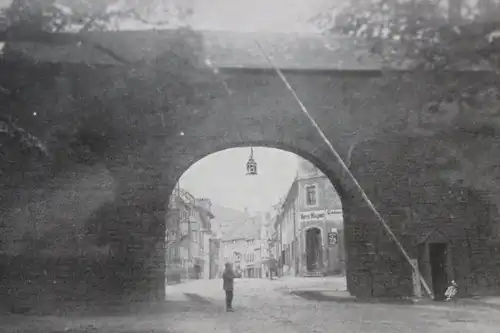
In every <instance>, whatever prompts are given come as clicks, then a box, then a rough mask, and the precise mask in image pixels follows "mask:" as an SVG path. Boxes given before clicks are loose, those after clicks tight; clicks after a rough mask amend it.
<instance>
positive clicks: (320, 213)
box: [299, 209, 342, 222]
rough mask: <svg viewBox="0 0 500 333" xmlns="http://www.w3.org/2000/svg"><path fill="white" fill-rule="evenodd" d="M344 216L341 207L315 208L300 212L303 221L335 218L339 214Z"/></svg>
mask: <svg viewBox="0 0 500 333" xmlns="http://www.w3.org/2000/svg"><path fill="white" fill-rule="evenodd" d="M339 214H340V216H342V210H341V209H324V210H315V211H310V212H301V213H300V214H299V216H300V221H301V222H316V221H323V220H333V219H335V218H337V217H338V216H339Z"/></svg>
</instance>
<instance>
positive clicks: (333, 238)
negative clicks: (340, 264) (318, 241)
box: [328, 228, 339, 246]
mask: <svg viewBox="0 0 500 333" xmlns="http://www.w3.org/2000/svg"><path fill="white" fill-rule="evenodd" d="M338 242H339V233H338V232H337V229H336V228H332V230H330V232H329V233H328V245H330V246H334V245H337V243H338Z"/></svg>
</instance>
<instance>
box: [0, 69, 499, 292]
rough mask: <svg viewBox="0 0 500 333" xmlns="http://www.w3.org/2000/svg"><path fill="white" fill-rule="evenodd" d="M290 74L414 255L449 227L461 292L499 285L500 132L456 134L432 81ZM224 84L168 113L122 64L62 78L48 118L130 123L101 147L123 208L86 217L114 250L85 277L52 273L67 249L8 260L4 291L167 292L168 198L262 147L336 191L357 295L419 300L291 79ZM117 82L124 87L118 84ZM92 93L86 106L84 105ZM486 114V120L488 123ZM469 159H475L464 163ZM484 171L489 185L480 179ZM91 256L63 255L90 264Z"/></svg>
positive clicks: (233, 76)
mask: <svg viewBox="0 0 500 333" xmlns="http://www.w3.org/2000/svg"><path fill="white" fill-rule="evenodd" d="M286 74H287V75H288V77H289V79H290V81H291V84H292V86H294V88H295V89H296V90H297V92H298V94H299V96H300V97H301V98H302V100H303V102H304V104H305V105H306V106H307V107H308V108H309V110H310V112H311V114H312V116H313V117H314V118H315V119H316V121H317V122H318V124H319V125H320V126H321V127H322V129H323V131H324V132H325V134H326V136H327V137H328V138H329V139H330V140H331V142H332V143H333V145H334V146H335V148H336V149H337V150H338V152H339V153H340V155H341V156H342V157H343V158H346V159H350V168H351V170H352V172H353V173H354V175H355V176H356V177H357V178H358V179H359V181H360V183H361V185H362V187H363V188H364V189H365V191H366V192H367V194H368V196H369V197H370V198H372V199H373V201H374V203H375V205H376V206H377V207H378V209H379V210H380V213H381V214H382V216H384V217H386V218H387V219H388V221H389V223H390V225H391V226H392V227H394V228H395V231H396V233H397V234H398V236H401V237H403V240H404V241H403V243H404V245H405V246H406V247H407V249H408V250H409V251H410V252H411V253H412V255H415V253H414V248H415V246H416V245H415V244H418V242H419V241H420V240H421V238H422V237H424V236H422V234H423V233H424V234H425V232H431V231H432V230H433V228H436V227H440V228H441V227H442V228H441V230H442V232H443V233H445V234H446V235H447V236H446V237H447V239H448V240H449V242H451V243H452V244H453V249H454V251H456V254H454V258H455V263H456V264H457V269H456V274H457V277H458V278H457V280H458V281H459V283H466V284H467V286H468V288H469V289H471V290H473V289H474V288H476V286H481V287H485V288H491V287H494V286H497V285H498V281H497V276H498V274H497V273H498V272H497V269H496V262H495V261H494V260H493V259H492V258H493V257H494V256H495V249H496V248H495V247H494V245H492V244H494V240H495V237H489V238H488V236H486V235H487V234H488V233H490V235H491V234H492V235H494V232H493V233H492V230H496V229H495V228H494V226H495V223H496V222H497V220H498V219H497V215H498V214H497V211H496V206H495V205H494V203H495V198H497V197H498V194H499V193H498V188H500V187H498V186H497V187H496V189H495V187H494V186H492V185H490V183H491V182H493V184H496V182H498V181H497V180H496V175H497V174H498V170H497V169H495V168H494V167H493V166H492V165H493V164H494V161H495V159H496V158H495V157H494V156H493V155H491V153H492V152H494V151H495V148H496V145H497V140H495V138H496V134H495V133H489V134H487V135H489V136H488V137H487V138H486V139H484V138H483V137H480V136H479V134H474V133H472V134H471V133H469V134H465V136H463V137H460V139H458V138H455V137H453V134H454V133H455V134H456V133H457V132H456V131H455V132H453V131H454V130H455V129H456V128H457V126H458V125H457V124H460V123H458V122H457V121H458V120H460V121H461V124H464V120H463V119H464V118H463V115H462V114H458V113H456V112H455V113H454V112H453V111H449V112H447V111H446V110H445V111H444V113H445V114H444V115H441V114H439V115H435V116H433V115H429V114H428V113H426V112H427V111H426V109H425V107H424V105H422V104H423V103H422V102H421V100H422V99H423V97H424V95H425V86H424V88H422V89H420V88H418V89H420V90H418V89H417V87H420V86H419V85H417V84H416V83H415V82H412V81H409V80H398V79H397V78H396V79H393V81H392V83H391V84H389V85H388V86H387V85H382V79H381V78H380V77H378V76H370V75H367V74H363V73H348V72H344V73H342V72H336V73H334V72H330V73H319V72H293V73H286ZM222 75H223V76H224V80H225V87H227V88H228V89H227V90H225V89H224V90H222V93H220V92H221V90H220V87H217V88H214V89H215V90H217V91H218V93H217V94H214V97H213V98H212V99H211V100H210V101H207V102H206V103H205V104H203V105H197V106H193V107H179V108H177V109H176V108H173V109H172V108H169V109H168V110H167V109H166V108H165V103H164V102H163V101H164V100H165V99H166V98H167V97H166V95H165V94H164V92H163V91H162V90H154V89H150V88H151V86H150V83H147V82H146V81H144V82H145V83H144V84H143V86H141V84H140V83H137V81H134V84H135V85H137V86H134V94H127V95H126V96H125V97H123V98H121V97H120V96H121V95H120V94H121V93H122V91H123V89H124V88H123V87H124V86H127V83H128V82H127V80H126V79H124V76H123V75H121V74H120V69H116V68H115V69H109V70H105V69H98V70H95V71H92V70H90V69H85V73H83V72H80V74H79V75H75V73H63V74H61V76H62V78H61V80H63V81H64V82H65V84H60V85H59V86H57V85H56V86H55V88H53V91H52V93H53V95H54V96H58V98H56V99H52V100H49V101H45V103H46V104H43V103H40V102H39V101H38V102H37V103H38V108H39V109H40V108H42V109H43V108H44V107H45V108H54V107H55V106H56V107H61V108H66V109H68V110H69V109H71V110H78V112H82V113H85V112H89V113H92V112H93V110H91V108H96V107H99V108H100V110H101V115H102V119H101V120H100V122H96V126H97V125H99V126H101V125H102V124H101V123H105V124H121V125H124V126H125V125H127V124H128V125H127V126H128V127H126V126H125V127H122V128H120V130H117V131H114V132H112V134H113V136H108V137H106V138H103V140H104V139H105V140H106V142H107V146H106V148H105V149H104V150H103V152H102V154H103V156H105V157H106V158H105V159H104V160H105V167H106V168H107V170H108V172H109V174H110V175H111V177H112V178H113V180H114V181H113V182H114V184H115V187H114V196H113V198H114V199H113V201H112V202H111V203H109V204H107V205H105V206H102V207H100V208H99V209H96V210H95V211H94V212H93V215H92V217H91V218H89V219H88V220H87V223H88V225H92V226H96V227H95V228H94V229H92V228H91V230H90V231H89V232H88V234H87V235H85V237H87V238H89V239H93V241H94V242H96V244H98V245H99V246H108V247H109V248H110V249H111V250H110V251H109V253H108V255H107V256H105V259H104V260H103V259H99V260H101V261H99V260H98V259H91V258H90V257H88V256H87V257H85V256H84V258H85V260H83V262H84V266H85V267H87V268H88V269H89V270H88V271H87V272H86V273H84V272H82V273H81V274H80V275H79V276H77V277H76V278H75V277H62V275H61V274H59V273H57V272H58V271H57V269H56V268H54V267H56V266H57V264H54V265H55V266H54V265H53V266H50V265H51V264H50V265H49V264H48V263H47V262H55V263H57V259H58V254H54V255H53V256H52V257H51V258H50V260H48V261H46V262H45V263H43V262H42V263H40V264H37V265H31V266H29V267H28V268H26V267H25V266H23V265H22V262H23V260H25V258H24V259H23V256H16V257H13V256H11V255H9V254H7V253H5V254H4V257H5V258H3V268H4V273H3V275H2V276H3V278H2V282H1V287H2V290H6V289H9V287H10V286H12V285H13V284H14V282H13V281H14V280H13V279H14V276H16V278H17V277H18V276H24V275H23V274H24V273H23V272H26V271H27V270H30V271H31V273H32V275H33V274H35V275H36V274H42V273H43V272H44V271H47V272H48V273H47V274H59V275H61V279H62V280H64V281H67V282H68V281H70V282H68V283H67V284H66V286H67V287H66V289H65V291H66V293H67V294H68V295H67V297H66V298H71V297H72V296H75V295H74V294H72V292H71V290H74V286H75V284H81V283H85V284H86V286H87V287H86V288H87V289H85V290H87V291H88V290H89V288H94V289H97V290H100V292H101V293H100V294H99V295H101V296H96V298H97V299H103V298H106V297H108V298H113V297H115V298H119V299H123V298H124V297H125V296H124V295H126V296H127V297H128V298H130V297H141V298H144V297H146V298H152V297H153V298H155V297H156V298H158V297H162V295H163V293H164V288H163V283H164V263H163V258H164V253H163V251H164V250H163V248H162V242H163V240H164V226H165V224H164V223H165V221H164V220H165V219H164V216H165V215H164V214H165V206H166V205H165V202H166V200H167V196H168V194H169V193H171V190H172V189H173V186H174V184H175V183H176V182H177V180H178V179H179V177H180V176H181V175H182V173H183V172H184V171H186V170H187V168H188V167H189V166H190V165H191V164H193V163H195V162H196V161H197V160H199V159H200V158H202V157H204V156H206V155H207V154H210V153H213V152H216V151H218V150H222V149H226V148H231V147H237V146H247V145H253V146H270V147H275V148H281V149H285V150H289V151H292V152H295V153H297V154H298V155H300V156H302V157H304V158H306V159H309V160H310V161H311V162H313V163H314V164H316V165H317V166H318V167H319V168H320V169H321V171H322V172H323V173H325V174H326V175H327V176H328V177H329V179H330V180H331V181H332V183H333V184H334V186H335V187H336V189H337V191H338V193H339V195H340V196H341V199H342V207H343V211H344V225H345V233H344V235H345V239H344V240H345V245H346V250H347V284H348V288H349V291H350V292H351V293H352V294H354V295H356V296H359V297H369V296H408V295H410V294H411V292H412V283H411V268H410V266H409V265H408V264H407V263H406V262H405V261H404V259H403V256H402V255H401V253H400V252H399V250H398V249H397V247H396V246H395V244H394V243H393V242H392V240H391V239H390V238H389V237H388V235H387V233H386V232H385V231H384V230H383V229H382V228H381V225H380V224H379V223H378V221H377V220H376V218H375V216H374V214H373V213H372V212H371V211H370V209H369V208H368V206H367V205H366V203H365V202H364V200H363V199H362V197H361V196H360V194H359V193H358V191H357V190H356V188H355V186H354V183H353V182H352V181H351V180H350V179H349V177H347V176H346V174H345V173H344V171H343V169H342V167H341V165H340V163H339V162H338V161H337V160H336V158H335V156H334V155H333V154H332V153H331V152H330V151H329V149H328V147H327V145H326V144H325V143H324V142H323V141H322V140H321V137H320V135H319V134H318V133H317V132H316V131H315V129H314V128H313V127H312V126H311V124H310V122H309V120H308V119H307V118H306V117H305V116H304V115H303V114H302V112H301V110H300V108H299V107H298V105H297V103H296V101H295V100H294V99H293V97H292V95H291V94H290V92H289V91H287V89H286V88H285V86H284V85H283V83H282V82H281V81H280V79H279V78H278V77H277V76H276V75H275V74H274V73H272V72H269V71H258V70H253V71H245V70H235V71H226V72H222ZM115 77H116V79H114V78H115ZM99 78H102V80H101V81H100V80H99ZM156 79H158V78H156ZM120 80H122V81H120ZM96 82H97V83H96ZM111 82H113V84H112V83H111ZM116 82H121V83H123V84H122V85H121V86H120V85H118V86H117V83H116ZM68 85H69V88H68ZM214 86H215V85H214ZM63 88H64V91H61V90H60V89H63ZM105 88H106V89H105ZM68 89H69V90H72V91H73V92H72V94H73V98H72V99H71V100H68V98H64V97H63V96H65V95H63V94H67V90H68ZM146 89H147V91H145V90H146ZM207 89H208V88H207ZM82 91H85V94H83V95H84V97H81V96H80V97H81V98H74V97H75V95H76V96H79V94H80V95H82V94H81V92H82ZM147 101H150V102H147ZM54 104H55V106H54ZM24 107H30V105H29V102H24ZM74 112H76V111H74ZM481 117H482V118H481V119H487V116H486V115H481ZM90 119H94V121H95V119H98V118H90ZM89 121H91V120H89ZM465 123H472V121H469V122H465ZM423 125H425V126H423ZM99 126H97V127H98V128H101V127H99ZM424 127H425V128H424ZM421 129H422V130H421ZM443 133H444V134H443ZM481 135H483V134H481ZM480 140H482V141H480ZM485 140H486V141H485ZM457 153H463V154H462V155H460V156H462V157H461V159H460V157H457V156H458V155H457ZM436 163H440V164H439V167H437V165H436ZM474 166H476V167H477V168H479V170H481V173H482V174H485V175H487V176H481V175H477V174H476V173H475V172H473V171H474ZM443 170H444V171H443ZM485 177H489V178H487V179H485ZM462 192H464V193H466V195H462V194H461V193H462ZM407 212H410V214H407ZM412 214H413V215H412ZM409 216H417V217H416V218H412V219H410V218H409ZM49 223H50V221H49ZM14 234H15V233H14ZM467 236H469V238H467ZM11 241H12V240H11ZM464 241H467V242H469V243H470V245H468V246H469V247H468V248H469V250H468V251H469V252H468V253H467V255H468V258H469V260H459V258H460V259H462V258H463V257H462V256H463V255H464V254H465V253H463V252H464V251H465V250H464V249H463V246H462V244H463V242H464ZM492 242H493V243H492ZM2 251H3V249H2ZM2 253H3V252H2ZM30 255H31V257H30V260H31V261H33V262H37V263H38V262H40V260H38V259H39V258H38V254H36V253H35V254H30ZM79 258H80V257H79V256H73V258H66V259H65V260H67V261H71V262H78V260H80V259H79ZM483 263H489V264H483ZM13 271H15V273H16V274H17V275H16V274H14V273H12V272H13ZM5 272H8V274H7V273H5ZM11 273H12V274H11ZM91 276H92V278H90V277H91ZM82 281H83V282H82ZM96 281H100V282H99V283H96ZM54 293H59V294H60V293H61V291H54ZM89 294H91V293H89ZM102 295H108V296H102ZM109 295H115V296H113V297H111V296H109Z"/></svg>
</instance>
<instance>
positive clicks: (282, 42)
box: [9, 30, 382, 70]
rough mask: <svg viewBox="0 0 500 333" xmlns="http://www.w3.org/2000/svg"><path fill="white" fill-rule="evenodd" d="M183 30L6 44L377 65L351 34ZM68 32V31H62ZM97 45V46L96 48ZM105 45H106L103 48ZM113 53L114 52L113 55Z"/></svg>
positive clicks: (68, 55) (307, 65) (229, 60)
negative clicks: (184, 50) (186, 50)
mask: <svg viewBox="0 0 500 333" xmlns="http://www.w3.org/2000/svg"><path fill="white" fill-rule="evenodd" d="M197 32H198V33H199V35H198V36H195V35H193V34H191V35H189V34H185V35H182V34H180V33H179V32H178V31H176V30H147V31H115V32H111V31H108V32H93V33H87V34H85V35H81V36H83V38H85V40H87V41H89V42H88V43H76V42H75V43H71V44H64V45H50V44H41V43H31V42H16V43H13V42H11V43H9V47H10V48H12V50H15V51H17V52H21V53H23V54H24V55H26V56H29V57H33V58H34V59H35V60H37V61H41V62H56V63H57V62H69V63H87V64H94V65H119V64H121V62H120V61H119V60H118V59H117V58H118V56H119V57H120V58H123V59H125V60H126V61H127V62H136V61H140V60H151V59H154V58H156V57H158V56H159V55H160V54H162V53H165V52H172V51H174V52H175V50H176V49H178V48H179V46H180V44H179V43H186V45H191V46H194V47H199V48H200V49H201V51H200V54H198V55H197V56H198V58H199V60H200V61H205V60H207V59H208V60H210V62H211V63H212V64H213V65H214V66H215V67H218V68H251V69H261V68H262V69H269V68H271V66H270V64H269V63H268V61H267V59H266V57H265V56H264V54H263V53H262V51H261V49H260V47H259V45H258V44H257V43H256V41H258V43H259V44H260V46H261V47H262V48H263V49H264V51H265V53H266V54H267V55H268V56H269V57H270V58H271V59H272V61H273V62H274V64H275V65H276V66H277V67H279V68H282V69H296V70H298V69H303V70H378V69H380V68H381V64H382V63H381V61H380V59H379V58H377V57H376V56H375V55H373V54H371V53H370V52H369V48H368V45H366V43H363V42H361V41H360V40H356V39H354V38H350V37H344V36H324V35H320V34H297V33H294V34H289V33H250V32H229V31H197ZM66 36H67V35H66ZM96 45H97V47H96ZM104 49H107V50H109V51H110V52H106V51H105V50H104ZM113 55H115V56H113Z"/></svg>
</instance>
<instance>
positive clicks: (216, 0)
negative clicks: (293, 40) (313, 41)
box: [0, 0, 344, 32]
mask: <svg viewBox="0 0 500 333" xmlns="http://www.w3.org/2000/svg"><path fill="white" fill-rule="evenodd" d="M64 1H68V0H60V3H64ZM125 1H127V2H129V3H133V2H134V0H110V1H109V3H110V4H115V3H119V2H125ZM338 1H344V0H135V2H137V3H138V4H139V5H140V6H141V8H144V6H149V5H150V4H152V5H151V7H154V9H153V10H152V11H151V12H152V13H154V15H155V16H156V20H164V19H166V18H168V17H169V16H172V14H174V15H175V10H173V9H172V8H173V7H175V6H177V7H179V6H182V7H191V8H192V9H193V13H194V15H193V16H192V17H191V19H190V20H189V23H190V25H191V26H192V27H194V28H197V29H206V30H231V31H274V32H316V31H317V28H316V27H315V26H314V25H313V24H311V23H309V22H308V20H309V19H310V18H311V17H312V16H314V15H315V14H317V13H319V12H320V11H322V10H324V8H325V6H330V5H331V4H335V3H336V2H338ZM10 3H12V0H0V7H6V6H8V5H9V4H10ZM113 6H115V5H113ZM116 6H119V5H116ZM160 6H164V7H165V9H161V8H160ZM121 28H122V29H126V30H129V29H141V24H139V23H137V22H135V23H134V22H128V23H124V24H123V26H122V27H121ZM142 28H144V27H142Z"/></svg>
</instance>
